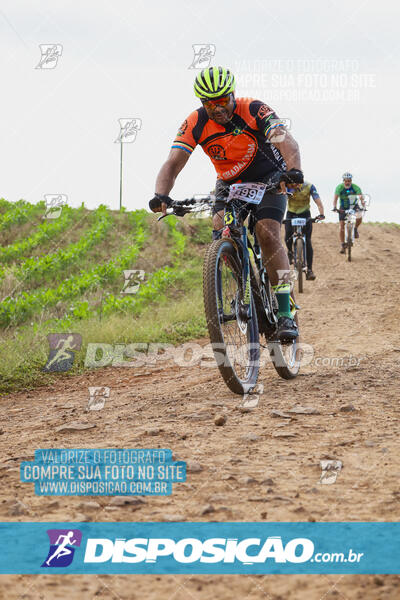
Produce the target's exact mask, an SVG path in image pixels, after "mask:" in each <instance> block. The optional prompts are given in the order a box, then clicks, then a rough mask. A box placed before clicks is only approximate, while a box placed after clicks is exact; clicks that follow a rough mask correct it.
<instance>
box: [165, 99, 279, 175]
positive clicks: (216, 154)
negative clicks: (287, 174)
mask: <svg viewBox="0 0 400 600" xmlns="http://www.w3.org/2000/svg"><path fill="white" fill-rule="evenodd" d="M277 120H278V117H277V115H276V114H275V112H274V111H273V110H272V108H270V107H269V106H267V105H266V104H264V103H263V102H261V101H260V100H254V99H252V98H236V101H235V110H234V112H233V115H232V118H231V120H230V121H229V122H228V123H227V124H225V125H220V124H219V123H216V122H215V121H212V120H211V119H209V118H208V115H207V112H206V109H205V108H203V107H202V108H199V109H197V110H195V111H193V112H192V113H191V114H190V115H189V116H188V118H187V119H186V120H185V121H184V122H183V123H182V125H181V127H180V129H179V131H178V133H177V136H176V138H175V141H174V143H173V145H172V148H180V149H181V150H186V152H189V153H190V154H191V153H192V152H193V150H194V149H195V147H196V146H197V144H200V146H201V147H202V148H203V150H204V152H205V153H206V154H207V155H208V156H209V157H210V159H211V161H212V163H213V165H214V167H215V170H216V171H217V174H218V179H222V180H224V181H227V182H229V183H233V182H235V181H261V180H263V179H264V178H265V176H267V175H269V174H271V173H273V172H276V171H285V170H286V164H285V161H284V160H283V157H282V155H281V154H280V152H279V150H278V149H277V148H276V147H275V146H274V145H273V144H272V143H271V142H269V141H268V136H269V135H270V134H271V132H272V131H273V129H274V128H275V127H277V126H279V124H277V122H276V121H277Z"/></svg>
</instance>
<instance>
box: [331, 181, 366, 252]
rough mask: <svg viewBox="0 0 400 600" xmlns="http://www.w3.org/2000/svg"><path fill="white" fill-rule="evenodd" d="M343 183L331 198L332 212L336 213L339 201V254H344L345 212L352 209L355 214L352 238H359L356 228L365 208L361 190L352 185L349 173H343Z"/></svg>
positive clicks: (359, 223)
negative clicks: (340, 245)
mask: <svg viewBox="0 0 400 600" xmlns="http://www.w3.org/2000/svg"><path fill="white" fill-rule="evenodd" d="M342 177H343V183H340V184H339V185H338V186H337V187H336V189H335V196H334V198H333V210H335V211H337V201H338V199H339V200H340V205H339V224H340V230H339V238H340V242H341V244H342V247H341V249H340V254H344V253H345V247H344V219H345V213H344V211H345V210H348V209H349V208H353V209H354V210H355V211H356V213H357V220H356V227H355V231H354V237H355V238H358V237H360V234H359V232H358V228H359V227H360V225H361V222H362V209H363V208H365V202H364V198H363V195H362V191H361V188H360V187H359V186H358V185H356V184H355V183H353V175H352V174H351V173H348V172H346V173H343V176H342Z"/></svg>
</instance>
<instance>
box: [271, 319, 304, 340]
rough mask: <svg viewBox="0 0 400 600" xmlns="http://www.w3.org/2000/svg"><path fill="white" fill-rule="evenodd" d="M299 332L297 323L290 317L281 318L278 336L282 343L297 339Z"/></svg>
mask: <svg viewBox="0 0 400 600" xmlns="http://www.w3.org/2000/svg"><path fill="white" fill-rule="evenodd" d="M298 335H299V330H298V329H297V325H296V323H295V322H294V321H293V319H290V318H289V317H279V319H278V329H277V332H276V336H277V338H278V340H279V341H280V342H291V341H293V340H295V339H296V338H297V336H298Z"/></svg>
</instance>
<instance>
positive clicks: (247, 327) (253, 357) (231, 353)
mask: <svg viewBox="0 0 400 600" xmlns="http://www.w3.org/2000/svg"><path fill="white" fill-rule="evenodd" d="M203 296H204V309H205V313H206V320H207V326H208V332H209V335H210V340H211V343H212V347H213V351H214V356H215V359H216V361H217V365H218V368H219V371H220V373H221V375H222V378H223V379H224V381H225V383H226V385H227V386H228V388H229V389H230V390H231V391H232V392H234V393H235V394H241V395H242V394H245V393H247V392H249V391H250V390H251V389H252V388H253V387H254V386H255V385H256V383H257V378H258V372H259V366H260V339H259V331H258V322H257V313H256V310H255V304H254V299H253V294H252V292H251V287H250V288H249V297H248V299H249V300H250V303H246V302H245V300H247V299H246V298H245V293H244V290H243V283H242V261H241V258H240V256H239V255H238V251H237V249H236V247H235V245H234V242H233V241H232V240H231V239H221V240H216V241H214V242H213V243H212V244H210V246H209V248H208V250H207V253H206V255H205V258H204V265H203Z"/></svg>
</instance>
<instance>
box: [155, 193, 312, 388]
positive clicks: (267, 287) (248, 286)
mask: <svg viewBox="0 0 400 600" xmlns="http://www.w3.org/2000/svg"><path fill="white" fill-rule="evenodd" d="M257 185H258V186H260V185H264V188H265V184H234V185H232V186H231V188H230V189H231V190H232V188H234V191H233V193H232V194H231V192H230V194H229V196H228V199H227V201H226V204H225V210H224V229H223V230H222V237H221V238H220V239H218V240H214V241H213V242H212V243H210V245H209V246H208V248H207V250H206V253H205V256H204V264H203V298H204V309H205V314H206V320H207V326H208V332H209V335H210V340H211V343H212V348H213V352H214V357H215V359H216V362H217V365H218V368H219V371H220V373H221V375H222V378H223V379H224V381H225V383H226V385H227V386H228V388H229V389H230V390H231V391H232V392H234V393H236V394H240V395H243V394H246V393H248V392H249V391H250V390H252V389H253V388H254V387H255V385H256V383H257V378H258V374H259V368H260V347H261V344H260V334H262V335H264V336H265V340H266V343H267V346H264V345H263V346H262V347H263V348H267V349H268V351H269V354H270V357H271V360H272V363H273V365H274V368H275V369H276V371H277V373H278V374H279V375H280V377H282V378H283V379H292V378H294V377H296V376H297V374H298V372H299V369H300V348H299V341H300V340H299V338H297V339H295V340H292V341H288V342H282V341H279V340H278V338H277V335H276V332H277V323H278V317H277V314H278V302H277V299H276V296H275V293H274V291H273V289H272V286H271V283H270V281H269V278H268V274H267V271H266V269H265V267H264V264H263V261H262V256H261V248H260V245H259V243H258V240H257V236H256V234H255V224H256V223H255V217H254V214H253V212H252V210H251V205H252V204H255V203H257V202H254V197H253V194H252V192H253V191H254V189H255V188H254V186H257ZM240 186H244V187H242V188H240ZM237 189H239V192H238V193H236V192H235V190H237ZM246 189H247V190H248V194H249V195H248V197H246V196H245V193H244V192H245V190H246ZM255 195H257V193H256V194H255ZM195 206H196V201H195V200H194V199H191V200H183V201H175V202H172V204H171V208H172V213H169V214H175V215H177V216H184V215H185V214H186V213H188V212H192V211H193V208H194V207H195ZM247 216H248V217H249V220H248V227H246V226H245V225H244V220H245V219H246V218H247ZM162 218H163V217H159V219H162ZM290 304H291V314H292V317H293V318H294V319H295V321H296V323H297V324H298V321H297V309H298V307H297V305H296V303H295V301H294V299H293V298H292V297H291V302H290Z"/></svg>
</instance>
